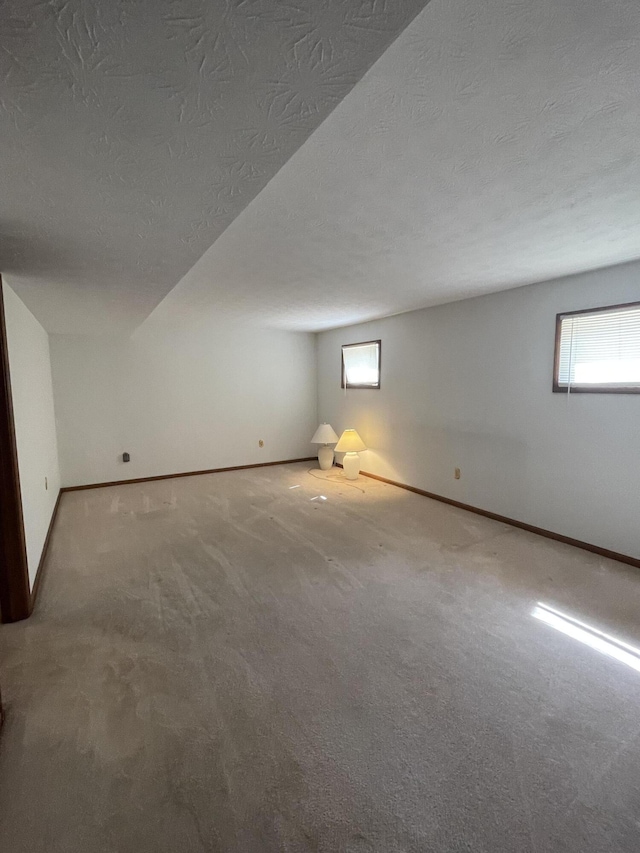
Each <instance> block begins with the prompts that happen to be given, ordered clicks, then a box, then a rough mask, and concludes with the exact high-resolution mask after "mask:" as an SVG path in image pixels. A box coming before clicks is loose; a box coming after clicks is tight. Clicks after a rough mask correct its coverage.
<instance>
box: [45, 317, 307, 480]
mask: <svg viewBox="0 0 640 853" xmlns="http://www.w3.org/2000/svg"><path fill="white" fill-rule="evenodd" d="M163 310H164V309H163ZM165 320H166V322H164V321H165ZM51 352H52V364H53V377H54V389H55V395H56V414H57V417H58V434H59V436H60V465H61V470H62V479H63V484H64V485H66V486H70V485H82V484H86V483H99V482H108V481H112V480H122V479H132V478H136V477H149V476H156V475H163V474H172V473H179V472H183V471H197V470H203V469H208V468H219V467H226V466H232V465H247V464H253V463H257V462H270V461H277V460H282V459H292V458H297V457H304V456H311V455H313V453H314V452H315V448H314V447H313V446H312V445H311V444H309V439H310V438H311V436H312V435H313V432H314V430H315V428H316V426H317V423H316V421H317V417H316V411H317V396H316V372H315V337H314V336H313V335H311V334H305V333H292V332H281V331H273V330H268V329H260V328H255V327H253V326H248V325H246V324H242V323H240V322H238V321H232V320H229V319H216V318H212V317H208V316H199V314H198V312H197V311H185V312H184V313H180V312H179V311H178V310H177V309H176V310H175V311H174V310H172V311H170V312H169V313H168V316H167V317H163V315H162V311H161V312H159V315H156V314H155V313H154V314H152V315H151V317H150V318H149V319H148V320H147V321H146V323H144V324H143V326H142V327H141V329H140V330H139V331H138V332H136V333H135V334H134V335H133V337H132V338H125V337H123V338H100V337H80V336H69V335H52V337H51ZM259 439H263V440H264V442H265V446H264V448H260V447H259V446H258V441H259ZM124 451H128V452H129V453H130V454H131V461H130V462H129V463H126V464H125V463H123V462H122V453H123V452H124Z"/></svg>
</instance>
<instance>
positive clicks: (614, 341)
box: [556, 305, 640, 391]
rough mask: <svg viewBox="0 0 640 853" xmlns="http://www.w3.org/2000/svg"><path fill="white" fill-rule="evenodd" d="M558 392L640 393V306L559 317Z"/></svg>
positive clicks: (605, 309)
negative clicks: (629, 391)
mask: <svg viewBox="0 0 640 853" xmlns="http://www.w3.org/2000/svg"><path fill="white" fill-rule="evenodd" d="M559 322H560V337H559V344H558V346H559V351H558V353H557V360H556V369H557V375H556V385H557V387H558V389H559V390H565V389H566V390H568V391H571V390H580V389H586V390H596V389H598V388H602V389H603V390H612V391H613V390H617V389H619V390H635V389H640V305H627V306H623V307H621V308H603V309H602V310H601V311H588V312H584V313H580V314H567V315H564V316H562V315H561V316H560V317H559Z"/></svg>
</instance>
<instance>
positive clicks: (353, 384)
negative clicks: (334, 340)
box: [342, 341, 381, 388]
mask: <svg viewBox="0 0 640 853" xmlns="http://www.w3.org/2000/svg"><path fill="white" fill-rule="evenodd" d="M380 345H381V342H380V341H363V342H362V343H360V344H345V346H343V347H342V387H343V388H379V387H380Z"/></svg>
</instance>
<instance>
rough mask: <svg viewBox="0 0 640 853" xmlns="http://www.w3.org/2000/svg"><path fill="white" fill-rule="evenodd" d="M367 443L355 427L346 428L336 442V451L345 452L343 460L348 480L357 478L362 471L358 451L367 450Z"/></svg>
mask: <svg viewBox="0 0 640 853" xmlns="http://www.w3.org/2000/svg"><path fill="white" fill-rule="evenodd" d="M366 449H367V445H366V444H365V443H364V441H363V440H362V439H361V438H360V436H359V435H358V433H357V432H356V431H355V429H345V431H344V432H343V433H342V435H341V436H340V441H339V442H338V443H337V444H336V447H335V450H336V453H344V454H345V457H344V459H343V460H342V467H343V469H344V476H345V477H346V478H347V480H357V479H358V474H359V472H360V457H359V456H358V451H360V450H366Z"/></svg>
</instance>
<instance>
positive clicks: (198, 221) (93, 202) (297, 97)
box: [0, 0, 426, 332]
mask: <svg viewBox="0 0 640 853" xmlns="http://www.w3.org/2000/svg"><path fill="white" fill-rule="evenodd" d="M425 2H426V0H281V2H274V0H211V2H206V0H136V2H132V0H92V2H89V0H86V2H85V1H84V0H50V2H44V0H2V2H1V3H0V81H1V88H0V185H1V192H0V270H1V271H3V272H4V273H7V280H8V282H9V283H10V284H11V285H12V286H13V287H14V288H15V289H16V290H17V291H18V293H19V294H20V296H21V297H22V298H23V299H24V300H25V302H26V303H27V305H28V306H29V307H30V308H31V310H32V311H33V312H34V313H35V314H36V316H37V317H38V318H39V319H40V320H41V321H42V322H43V323H44V324H45V326H46V327H47V328H48V329H49V330H50V331H54V332H96V331H105V330H107V329H108V330H111V331H112V330H114V329H116V328H120V329H123V328H133V327H135V326H136V325H138V324H139V323H140V322H141V321H142V320H143V319H144V318H145V317H146V316H147V315H148V314H149V312H150V311H151V310H152V309H153V308H154V306H155V305H157V303H158V302H159V301H160V300H161V299H162V298H163V297H164V296H165V294H166V293H167V292H168V291H169V290H170V289H171V288H172V287H173V286H174V285H175V284H176V283H177V282H178V281H179V280H180V278H181V277H182V276H183V275H184V274H185V273H186V272H187V270H188V269H189V268H190V267H191V266H192V265H193V264H194V262H195V261H196V260H197V259H198V258H199V257H200V256H201V255H202V253H203V252H204V251H205V250H206V249H207V248H208V247H209V246H210V245H211V244H212V243H213V242H214V241H215V240H216V238H217V237H218V236H219V235H220V234H221V233H222V232H223V231H224V229H225V228H226V227H227V226H228V225H229V223H230V222H232V221H233V220H234V219H235V218H236V217H237V215H238V214H239V213H240V212H241V211H242V210H243V208H244V207H245V206H246V205H247V204H248V202H249V201H251V199H252V198H254V197H255V196H256V194H257V193H258V192H260V190H261V189H262V188H263V187H264V186H265V185H266V184H267V182H268V181H269V180H270V179H271V178H272V177H273V176H274V175H275V174H276V172H277V171H278V169H279V168H280V167H281V166H282V164H283V163H285V162H286V161H287V159H288V158H289V157H290V156H291V154H292V153H293V152H294V151H296V149H298V147H299V146H300V145H301V144H302V143H303V142H304V141H305V139H307V137H308V136H309V134H310V133H311V132H312V131H313V130H314V129H315V128H317V127H318V126H319V125H320V123H321V122H322V120H323V119H324V118H325V117H326V116H327V115H328V114H329V113H330V112H331V110H332V109H333V108H334V107H335V106H336V104H338V103H339V102H340V100H341V99H342V98H343V97H344V95H345V94H346V93H347V92H348V91H349V90H350V89H351V87H352V86H353V85H354V83H356V81H357V80H359V79H360V78H361V77H362V75H363V73H364V72H365V71H366V70H367V68H369V67H370V66H371V64H372V63H373V62H374V61H375V60H376V59H377V58H378V57H379V56H380V54H381V53H382V52H383V51H384V50H385V49H386V48H387V47H388V45H389V44H390V43H391V42H392V41H393V39H394V38H395V37H396V36H397V35H398V33H400V32H401V31H402V30H403V28H404V27H405V26H406V25H407V23H408V22H409V21H410V20H411V19H412V18H413V17H414V15H415V14H416V13H417V12H418V11H419V10H420V9H421V8H422V7H423V6H424V5H425Z"/></svg>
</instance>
